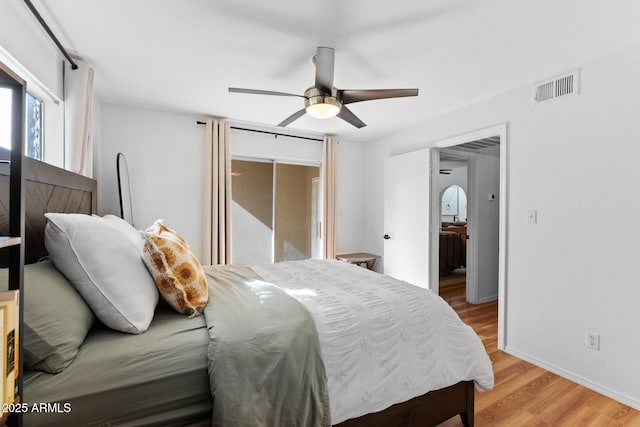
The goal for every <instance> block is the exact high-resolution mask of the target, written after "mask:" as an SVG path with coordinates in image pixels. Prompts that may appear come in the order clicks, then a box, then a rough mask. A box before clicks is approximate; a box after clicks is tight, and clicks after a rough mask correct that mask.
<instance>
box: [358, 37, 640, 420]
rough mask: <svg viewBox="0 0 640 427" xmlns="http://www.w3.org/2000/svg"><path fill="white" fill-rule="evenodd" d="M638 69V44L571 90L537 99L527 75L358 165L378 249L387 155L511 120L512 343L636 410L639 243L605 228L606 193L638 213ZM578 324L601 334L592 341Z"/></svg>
mask: <svg viewBox="0 0 640 427" xmlns="http://www.w3.org/2000/svg"><path fill="white" fill-rule="evenodd" d="M578 65H580V64H578ZM562 71H564V70H558V72H562ZM639 75H640V46H635V47H633V48H629V49H626V50H624V51H620V52H617V53H614V54H611V55H610V56H608V57H606V58H602V59H601V60H598V61H594V62H590V63H587V64H583V66H582V69H581V86H580V91H581V93H580V94H579V95H577V96H568V97H564V98H560V99H557V100H552V101H548V102H545V103H541V104H535V103H534V102H533V101H532V93H533V90H532V86H525V87H520V88H515V89H513V90H510V91H508V92H506V93H503V94H501V95H498V96H496V97H494V98H491V99H488V100H485V101H482V102H478V103H476V104H474V105H470V106H468V107H466V108H463V109H460V110H458V111H454V112H451V113H448V114H445V115H442V116H440V117H437V118H434V119H431V120H428V121H426V122H424V123H423V124H421V125H419V126H416V127H414V128H411V129H407V130H405V131H402V132H398V133H396V134H394V135H392V136H389V137H385V138H383V139H381V140H379V141H375V142H372V143H370V144H369V145H367V148H366V152H367V162H366V166H365V170H366V172H365V173H366V182H367V196H368V197H367V198H366V211H367V212H368V216H367V221H366V224H365V227H366V228H365V242H366V244H365V247H366V248H367V250H369V251H372V252H380V251H381V247H382V242H381V241H380V239H377V238H376V236H379V235H381V234H382V231H383V230H382V224H383V219H382V211H383V209H382V208H383V206H382V190H381V189H382V188H383V187H382V179H383V176H382V170H383V163H384V158H386V157H388V156H390V155H392V154H398V153H402V152H408V151H412V150H416V149H419V148H422V147H427V146H431V145H433V144H434V143H435V142H436V141H438V140H441V139H445V138H448V137H452V136H455V135H460V134H463V133H465V132H470V131H474V130H477V129H481V128H486V127H489V126H493V125H496V124H499V123H504V122H506V123H508V138H507V139H508V172H507V181H508V189H507V196H508V198H507V215H508V218H507V224H506V227H507V247H506V250H507V260H506V262H507V269H506V270H507V277H506V286H507V292H506V301H505V304H506V310H507V319H506V322H507V325H506V348H507V351H509V352H511V353H513V354H516V355H518V356H520V357H523V358H525V359H528V360H530V361H534V362H535V363H537V364H539V365H542V366H544V367H545V368H547V369H550V370H552V371H554V372H558V373H560V374H562V375H565V376H567V377H569V378H572V379H574V380H576V381H578V382H580V383H583V384H585V385H587V386H589V387H591V388H594V389H596V390H598V391H600V392H603V393H604V394H607V395H609V396H612V397H614V398H616V399H618V400H620V401H623V402H625V403H627V404H630V405H632V406H634V407H636V408H638V409H640V382H638V381H637V379H638V378H640V365H639V364H638V363H637V361H638V360H640V340H638V339H635V338H634V337H636V336H637V330H636V329H637V325H638V315H637V310H638V302H640V286H638V283H640V270H638V269H636V268H634V266H635V265H637V262H638V259H639V256H640V253H639V251H638V246H637V241H636V235H635V233H633V232H632V233H628V232H616V231H614V230H612V223H611V203H612V201H616V200H623V201H624V202H623V203H624V204H625V205H626V206H627V215H626V216H627V217H628V218H636V217H640V197H639V198H629V192H628V185H633V184H632V183H635V182H640V168H638V167H637V161H638V159H639V158H640V143H638V141H640V121H638V111H640V79H638V76H639ZM540 77H541V78H544V77H546V76H540ZM528 209H537V211H538V223H537V224H536V225H530V224H527V223H526V218H525V216H526V212H527V210H528ZM585 331H592V332H596V333H599V334H601V350H600V351H599V352H597V351H593V350H589V349H587V348H586V347H585Z"/></svg>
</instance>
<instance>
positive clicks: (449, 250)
mask: <svg viewBox="0 0 640 427" xmlns="http://www.w3.org/2000/svg"><path fill="white" fill-rule="evenodd" d="M440 155H441V159H440V160H441V161H440V171H439V172H440V180H439V181H440V182H439V187H440V188H442V190H441V191H440V194H439V197H440V244H439V250H440V253H439V276H440V280H439V285H440V286H439V291H440V295H441V296H442V295H443V293H444V292H445V288H446V291H447V292H451V291H452V290H453V289H455V290H456V292H458V293H462V294H464V295H465V296H466V283H467V269H466V267H467V250H466V242H467V193H466V191H465V188H466V187H467V162H466V161H464V162H461V161H451V160H450V161H443V160H442V158H443V155H444V153H440ZM445 166H446V167H445ZM463 187H464V188H463ZM465 298H466V297H465Z"/></svg>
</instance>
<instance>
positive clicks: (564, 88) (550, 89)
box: [535, 70, 580, 102]
mask: <svg viewBox="0 0 640 427" xmlns="http://www.w3.org/2000/svg"><path fill="white" fill-rule="evenodd" d="M579 75H580V74H579V70H575V71H572V72H570V73H568V74H564V75H562V76H559V77H554V78H551V79H548V80H545V81H543V82H539V83H537V84H536V93H535V100H536V102H542V101H547V100H549V99H554V98H558V97H561V96H566V95H571V94H574V93H575V94H577V93H578V89H579V84H578V83H579V79H578V78H579Z"/></svg>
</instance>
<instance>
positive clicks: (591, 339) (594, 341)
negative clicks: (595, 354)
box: [585, 332, 600, 351]
mask: <svg viewBox="0 0 640 427" xmlns="http://www.w3.org/2000/svg"><path fill="white" fill-rule="evenodd" d="M585 345H586V346H587V348H590V349H591V350H596V351H600V334H596V333H594V332H587V334H586V342H585Z"/></svg>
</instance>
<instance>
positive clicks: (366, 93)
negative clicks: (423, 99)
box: [338, 89, 418, 104]
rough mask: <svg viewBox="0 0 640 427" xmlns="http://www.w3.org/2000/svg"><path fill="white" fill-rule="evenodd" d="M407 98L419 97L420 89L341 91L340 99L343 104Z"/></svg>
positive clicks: (339, 93) (339, 91)
mask: <svg viewBox="0 0 640 427" xmlns="http://www.w3.org/2000/svg"><path fill="white" fill-rule="evenodd" d="M405 96H418V89H362V90H359V89H339V90H338V99H340V100H342V103H343V104H352V103H354V102H362V101H372V100H374V99H386V98H402V97H405Z"/></svg>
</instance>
